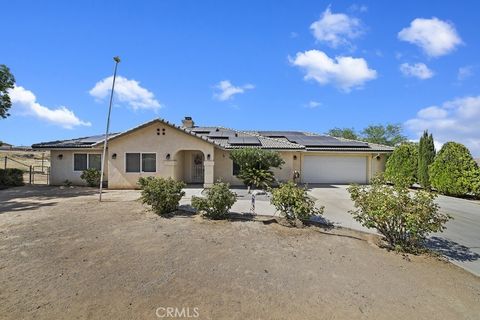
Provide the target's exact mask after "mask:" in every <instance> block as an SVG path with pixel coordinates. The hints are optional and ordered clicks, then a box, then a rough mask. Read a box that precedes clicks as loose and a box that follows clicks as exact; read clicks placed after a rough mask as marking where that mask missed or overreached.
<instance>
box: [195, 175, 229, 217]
mask: <svg viewBox="0 0 480 320" xmlns="http://www.w3.org/2000/svg"><path fill="white" fill-rule="evenodd" d="M235 201H236V197H235V194H234V193H233V192H232V191H230V186H229V184H228V183H223V182H217V183H215V184H214V185H213V186H212V187H211V188H210V189H208V190H207V195H206V198H201V197H193V198H192V207H194V208H195V209H196V210H197V212H202V213H203V215H204V216H205V217H207V218H210V219H225V218H226V217H227V215H228V211H229V210H230V208H231V207H232V206H233V204H234V203H235Z"/></svg>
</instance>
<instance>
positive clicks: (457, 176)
mask: <svg viewBox="0 0 480 320" xmlns="http://www.w3.org/2000/svg"><path fill="white" fill-rule="evenodd" d="M429 175H430V182H431V184H432V187H433V188H435V189H436V190H437V191H438V192H440V193H443V194H446V195H451V196H465V195H468V194H477V195H478V189H477V188H478V183H479V182H478V181H479V180H480V170H479V168H478V164H477V163H476V162H475V160H474V159H473V158H472V155H471V154H470V151H469V150H468V149H467V148H466V147H465V146H464V145H463V144H460V143H457V142H447V143H445V144H444V145H443V146H442V149H440V151H439V152H438V154H437V156H436V157H435V160H434V161H433V163H432V164H431V166H430V169H429Z"/></svg>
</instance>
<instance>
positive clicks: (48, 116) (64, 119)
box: [9, 86, 91, 129]
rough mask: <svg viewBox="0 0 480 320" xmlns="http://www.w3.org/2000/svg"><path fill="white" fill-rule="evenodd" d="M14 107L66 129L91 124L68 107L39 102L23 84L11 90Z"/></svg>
mask: <svg viewBox="0 0 480 320" xmlns="http://www.w3.org/2000/svg"><path fill="white" fill-rule="evenodd" d="M9 95H10V98H11V100H12V104H13V106H14V107H16V108H19V109H23V110H24V111H25V114H27V115H32V116H35V117H37V118H39V119H40V120H44V121H47V122H49V123H52V124H55V125H58V126H61V127H62V128H65V129H72V128H74V127H77V126H91V123H90V122H86V121H82V120H80V119H79V118H78V117H77V116H76V115H75V113H74V112H73V111H72V110H70V109H68V108H67V107H64V106H60V107H59V108H57V109H51V108H49V107H46V106H43V105H41V104H40V103H38V102H37V98H36V97H35V95H34V94H33V92H32V91H30V90H27V89H25V88H24V87H21V86H15V87H14V88H13V89H11V90H10V91H9Z"/></svg>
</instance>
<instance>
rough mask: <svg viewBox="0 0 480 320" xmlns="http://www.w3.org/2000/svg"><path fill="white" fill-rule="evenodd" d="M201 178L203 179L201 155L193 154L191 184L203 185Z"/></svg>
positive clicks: (199, 153)
mask: <svg viewBox="0 0 480 320" xmlns="http://www.w3.org/2000/svg"><path fill="white" fill-rule="evenodd" d="M203 178H204V166H203V153H202V152H195V153H193V154H192V182H193V183H203Z"/></svg>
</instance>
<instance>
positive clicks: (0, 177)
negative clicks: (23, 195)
mask: <svg viewBox="0 0 480 320" xmlns="http://www.w3.org/2000/svg"><path fill="white" fill-rule="evenodd" d="M23 184H24V183H23V171H22V170H20V169H0V187H16V186H23Z"/></svg>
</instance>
